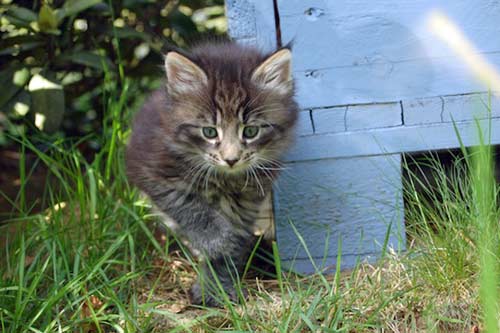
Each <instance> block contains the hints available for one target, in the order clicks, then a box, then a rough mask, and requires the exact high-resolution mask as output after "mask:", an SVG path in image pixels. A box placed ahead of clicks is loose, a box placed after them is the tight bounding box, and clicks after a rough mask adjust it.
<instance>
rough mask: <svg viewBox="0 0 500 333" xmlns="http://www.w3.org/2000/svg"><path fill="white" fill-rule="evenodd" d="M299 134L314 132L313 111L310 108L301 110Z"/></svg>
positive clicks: (298, 124) (298, 125)
mask: <svg viewBox="0 0 500 333" xmlns="http://www.w3.org/2000/svg"><path fill="white" fill-rule="evenodd" d="M296 131H297V135H299V136H302V135H310V134H313V133H314V129H313V125H312V122H311V112H310V111H309V110H306V111H301V112H299V119H298V123H297V130H296Z"/></svg>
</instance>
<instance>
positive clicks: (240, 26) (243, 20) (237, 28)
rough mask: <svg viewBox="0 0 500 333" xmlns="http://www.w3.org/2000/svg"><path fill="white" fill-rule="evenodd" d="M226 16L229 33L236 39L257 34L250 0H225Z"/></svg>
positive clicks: (253, 36) (247, 37) (253, 9)
mask: <svg viewBox="0 0 500 333" xmlns="http://www.w3.org/2000/svg"><path fill="white" fill-rule="evenodd" d="M225 3H226V18H227V29H228V32H229V35H230V36H231V37H232V38H233V39H236V40H240V39H250V38H255V37H256V36H257V27H256V25H255V7H254V5H253V2H252V1H250V0H226V1H225Z"/></svg>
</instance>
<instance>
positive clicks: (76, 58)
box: [57, 51, 113, 71]
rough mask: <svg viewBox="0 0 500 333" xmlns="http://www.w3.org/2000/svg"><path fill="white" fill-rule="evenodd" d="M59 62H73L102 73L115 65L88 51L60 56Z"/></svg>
mask: <svg viewBox="0 0 500 333" xmlns="http://www.w3.org/2000/svg"><path fill="white" fill-rule="evenodd" d="M57 61H58V62H67V61H70V62H73V63H75V64H80V65H84V66H88V67H92V68H95V69H99V70H101V71H103V70H105V69H106V68H110V67H112V65H113V63H112V62H111V60H109V59H108V58H107V57H105V56H101V55H98V54H95V53H92V52H88V51H79V52H71V53H65V54H62V55H60V56H59V57H58V58H57Z"/></svg>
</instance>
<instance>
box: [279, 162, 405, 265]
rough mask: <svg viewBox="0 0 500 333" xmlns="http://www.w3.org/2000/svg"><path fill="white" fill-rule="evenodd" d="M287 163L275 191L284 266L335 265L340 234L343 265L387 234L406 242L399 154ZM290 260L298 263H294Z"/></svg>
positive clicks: (376, 248)
mask: <svg viewBox="0 0 500 333" xmlns="http://www.w3.org/2000/svg"><path fill="white" fill-rule="evenodd" d="M287 167H288V170H287V172H285V173H284V174H283V175H282V176H280V178H279V181H278V185H277V187H276V191H275V213H276V215H275V222H276V228H277V230H278V233H277V240H278V244H279V247H280V252H281V258H282V260H283V262H284V263H285V264H286V267H288V268H290V269H295V270H300V271H301V272H306V273H312V272H314V270H315V265H316V266H317V267H318V268H324V267H326V266H331V265H334V264H335V261H336V257H337V250H338V247H339V240H340V239H341V240H342V244H341V247H342V259H343V264H344V266H346V267H353V265H354V264H355V262H354V260H355V259H356V257H357V256H358V255H359V256H360V258H366V257H368V256H369V257H371V258H372V259H373V258H376V257H377V255H378V254H380V253H381V250H382V246H383V245H384V240H385V239H386V235H387V234H388V233H389V235H390V237H389V245H390V246H391V247H393V248H398V247H404V244H405V239H404V232H403V233H401V230H404V226H403V222H402V221H403V220H402V216H403V199H402V190H401V159H400V156H399V154H396V155H391V156H373V157H363V158H350V159H343V160H336V161H332V160H328V159H324V160H318V161H302V162H298V163H290V164H288V165H287ZM292 224H293V226H292ZM294 228H295V229H296V232H295V231H294ZM299 235H300V236H299ZM301 237H302V238H303V241H304V244H302V241H301V239H300V238H301ZM294 259H295V260H299V261H300V262H302V265H300V267H293V265H292V264H293V262H294ZM309 259H312V261H314V263H315V265H314V264H312V263H311V262H310V260H309ZM307 261H309V263H308V265H304V264H305V263H306V262H307Z"/></svg>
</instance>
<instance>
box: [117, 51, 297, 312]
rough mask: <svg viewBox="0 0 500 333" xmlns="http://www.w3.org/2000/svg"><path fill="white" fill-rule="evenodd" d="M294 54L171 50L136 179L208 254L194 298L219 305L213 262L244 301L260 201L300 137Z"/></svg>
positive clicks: (131, 149)
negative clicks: (239, 281)
mask: <svg viewBox="0 0 500 333" xmlns="http://www.w3.org/2000/svg"><path fill="white" fill-rule="evenodd" d="M290 58H291V54H290V51H289V50H288V49H281V50H278V51H276V52H274V53H272V54H263V53H261V52H259V51H258V50H257V49H254V48H250V47H243V46H240V45H237V44H235V43H232V42H222V43H221V42H218V43H210V44H205V45H201V46H198V47H195V48H194V49H192V50H191V52H189V53H183V52H182V53H181V52H169V53H168V54H167V55H166V57H165V72H166V83H165V88H164V89H160V90H158V91H156V92H154V93H153V95H152V96H151V97H150V98H149V99H148V100H147V102H146V103H145V105H144V106H143V108H142V109H141V110H140V112H139V113H138V114H137V116H136V118H135V120H134V123H133V130H132V137H131V139H130V142H129V144H128V147H127V152H126V163H127V172H128V176H129V179H130V181H131V182H132V183H133V184H135V185H136V186H137V187H139V188H140V189H141V190H142V191H143V192H145V193H146V194H147V195H148V196H149V197H150V198H151V200H152V201H153V202H154V204H155V205H156V206H157V208H158V209H160V210H161V211H162V212H163V213H164V214H165V215H166V216H168V218H169V219H170V220H173V221H175V225H176V228H175V229H176V230H175V232H176V233H177V234H178V235H180V236H181V237H185V238H187V239H188V240H189V242H190V244H191V246H192V247H194V248H195V249H197V250H198V251H199V252H200V253H201V254H202V256H203V258H204V259H205V264H204V266H203V268H202V273H201V274H203V276H201V277H200V278H199V280H198V282H197V283H196V284H195V285H194V286H193V288H192V290H191V296H192V301H193V303H197V304H199V303H202V301H204V302H205V304H207V305H211V306H214V305H217V304H218V302H217V300H216V298H215V296H214V295H215V292H214V291H213V285H214V283H212V282H213V276H212V275H211V274H210V270H209V269H208V267H207V264H208V262H209V263H210V264H211V266H212V267H213V269H214V271H215V273H216V275H217V278H218V279H219V280H220V282H221V283H222V286H223V287H224V289H225V291H226V292H227V294H228V295H229V296H230V298H231V299H233V300H236V293H235V289H234V286H233V280H234V278H235V274H237V273H240V272H241V269H242V268H243V267H244V264H245V263H246V260H247V258H248V255H249V253H250V251H251V250H252V248H253V246H254V244H255V240H256V237H255V236H254V234H253V226H254V223H255V220H256V217H257V214H258V212H259V209H260V205H261V204H262V201H263V199H264V198H265V197H266V196H267V195H268V194H269V192H270V191H271V187H272V182H273V180H274V179H275V177H276V175H277V172H278V170H279V169H280V168H281V164H280V157H281V156H282V154H283V153H284V151H285V150H286V148H287V147H288V146H289V144H290V142H291V138H292V137H293V128H294V125H295V122H296V119H297V111H298V109H297V105H296V103H295V101H294V99H293V82H292V78H291V67H290V66H291V64H290V61H291V59H290ZM247 127H248V128H247ZM207 128H208V129H207ZM256 128H257V129H256ZM214 130H215V132H214ZM255 132H257V134H256V135H254V134H255ZM214 133H215V134H216V136H215V137H214Z"/></svg>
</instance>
